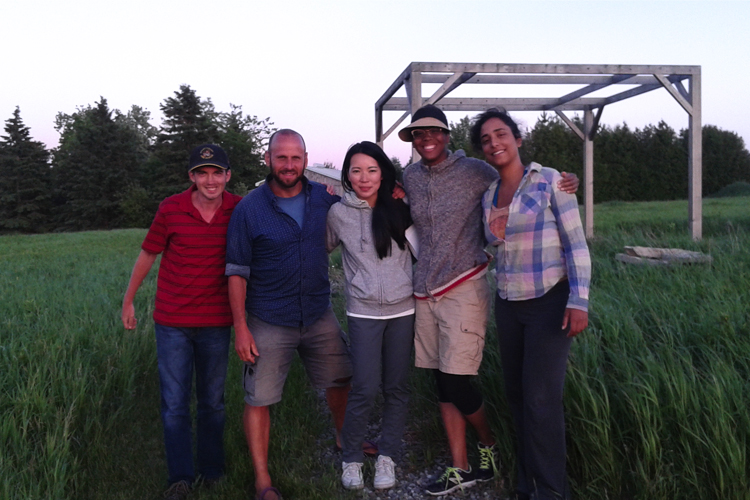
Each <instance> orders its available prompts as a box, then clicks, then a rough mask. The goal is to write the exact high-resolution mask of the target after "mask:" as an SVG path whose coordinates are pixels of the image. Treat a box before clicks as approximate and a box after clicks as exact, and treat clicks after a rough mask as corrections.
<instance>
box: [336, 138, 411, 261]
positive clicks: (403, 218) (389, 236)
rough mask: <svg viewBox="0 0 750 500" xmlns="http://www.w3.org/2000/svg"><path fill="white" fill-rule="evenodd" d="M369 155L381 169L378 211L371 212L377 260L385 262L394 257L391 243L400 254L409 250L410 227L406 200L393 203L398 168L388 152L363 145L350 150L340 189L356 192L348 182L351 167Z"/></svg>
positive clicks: (361, 143)
mask: <svg viewBox="0 0 750 500" xmlns="http://www.w3.org/2000/svg"><path fill="white" fill-rule="evenodd" d="M356 154H363V155H367V156H369V157H370V158H372V159H374V160H375V161H376V162H377V164H378V166H379V167H380V188H379V189H378V197H377V201H376V202H375V207H374V208H373V209H372V237H373V240H374V242H375V251H376V252H377V253H378V257H380V258H381V259H384V258H386V257H388V255H389V254H390V253H391V240H393V241H395V242H396V244H397V245H398V247H399V248H400V249H401V250H404V249H405V248H406V236H405V234H404V233H405V231H406V228H407V227H409V226H410V225H411V215H410V214H409V207H408V206H406V203H404V202H403V200H394V199H393V196H392V194H393V188H394V187H395V186H396V167H394V166H393V163H392V162H391V160H389V159H388V156H386V154H385V152H383V150H382V149H380V146H378V145H377V144H375V143H372V142H369V141H362V142H359V143H357V144H355V145H354V146H352V147H350V148H349V151H347V152H346V156H345V157H344V165H343V166H342V168H341V185H342V186H344V189H345V190H347V191H353V190H354V189H353V188H352V182H351V181H350V180H349V167H350V166H351V162H352V156H354V155H356Z"/></svg>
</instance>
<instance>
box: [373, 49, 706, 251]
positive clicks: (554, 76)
mask: <svg viewBox="0 0 750 500" xmlns="http://www.w3.org/2000/svg"><path fill="white" fill-rule="evenodd" d="M685 81H687V87H686V86H685V84H684V82H685ZM423 84H440V87H439V88H438V89H437V90H436V91H435V92H434V93H433V94H432V95H430V96H427V97H425V96H423V95H422V85H423ZM461 84H494V85H497V84H514V85H519V84H521V85H535V84H548V85H550V84H551V85H560V84H563V85H581V86H582V87H581V88H579V89H578V90H575V91H574V92H570V93H568V94H566V95H563V96H561V97H521V98H510V97H488V98H484V97H446V96H447V95H448V94H449V93H450V92H452V91H453V90H455V89H456V88H457V87H459V86H460V85H461ZM617 85H621V86H628V87H629V88H627V89H623V88H619V89H618V88H617V87H616V86H617ZM402 86H403V87H404V89H405V90H406V97H394V95H395V94H396V92H398V91H399V89H400V88H401V87H402ZM662 88H663V89H666V91H667V92H668V93H669V95H671V96H672V97H673V98H674V99H675V100H676V101H677V102H678V103H679V104H680V106H682V108H683V109H684V110H685V111H687V113H688V116H689V119H688V122H689V123H688V137H689V145H688V162H689V165H688V167H689V168H688V217H689V222H690V235H691V236H692V237H693V239H694V240H699V239H701V237H702V233H703V228H702V222H703V213H702V205H701V198H702V133H701V67H700V66H652V65H644V66H632V65H608V64H477V63H434V62H432V63H430V62H412V63H411V64H409V66H407V67H406V69H405V70H404V71H403V72H402V73H401V74H400V75H399V76H398V78H396V80H395V81H394V82H393V83H392V84H391V86H390V87H388V90H386V91H385V93H384V94H383V95H382V96H381V97H380V99H378V100H377V102H376V103H375V140H376V142H377V143H378V144H379V145H380V146H381V147H382V146H383V141H385V139H386V138H387V137H388V136H389V135H390V134H392V133H393V132H394V131H395V130H396V129H397V127H398V126H399V125H400V124H401V123H402V122H403V121H404V120H405V119H406V118H407V117H408V116H409V115H411V114H412V113H414V112H415V111H416V110H417V109H419V108H420V107H422V106H424V105H425V104H434V105H436V106H438V107H439V108H441V109H442V110H443V111H467V112H469V111H475V112H482V111H484V110H486V109H488V108H491V107H498V106H500V107H503V108H505V109H506V110H507V111H547V112H555V113H556V114H557V115H558V116H559V117H560V118H561V119H562V120H563V121H564V122H565V123H566V124H567V125H568V126H569V127H570V128H571V130H573V132H575V134H576V135H577V136H578V137H580V138H581V140H582V141H583V186H584V187H583V198H584V228H585V231H586V236H587V237H588V238H591V237H592V236H593V235H594V142H593V141H594V135H595V133H596V130H597V127H598V124H599V120H600V118H601V116H602V111H603V110H604V106H606V105H608V104H613V103H616V102H619V101H623V100H625V99H629V98H631V97H635V96H638V95H641V94H645V93H646V92H651V91H652V90H657V89H662ZM602 89H612V92H613V93H612V94H611V95H608V96H606V97H591V96H590V94H592V93H594V92H597V91H600V90H602ZM599 94H602V92H599ZM383 111H403V112H404V113H403V114H402V115H401V117H400V118H399V119H398V120H396V122H395V123H394V124H393V125H391V127H390V128H389V129H388V130H387V131H385V132H383ZM566 111H582V112H583V130H581V129H580V128H579V127H578V126H576V124H575V123H573V121H572V120H571V119H570V118H569V117H568V116H567V115H566V114H565V112H566ZM414 154H416V153H414Z"/></svg>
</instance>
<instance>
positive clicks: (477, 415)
mask: <svg viewBox="0 0 750 500" xmlns="http://www.w3.org/2000/svg"><path fill="white" fill-rule="evenodd" d="M464 416H465V417H466V420H467V421H468V422H469V423H470V424H471V426H472V427H474V430H475V431H476V432H477V437H478V438H479V442H480V443H482V444H483V445H485V446H492V445H493V444H495V436H494V435H493V434H492V429H490V422H489V421H488V420H487V413H486V412H485V411H484V403H482V406H480V407H479V409H478V410H477V411H475V412H474V413H472V414H471V415H464Z"/></svg>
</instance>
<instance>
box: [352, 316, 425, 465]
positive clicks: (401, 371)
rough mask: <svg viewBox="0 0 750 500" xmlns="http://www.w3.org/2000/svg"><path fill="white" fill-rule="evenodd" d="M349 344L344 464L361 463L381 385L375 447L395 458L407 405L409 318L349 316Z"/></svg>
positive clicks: (411, 319)
mask: <svg viewBox="0 0 750 500" xmlns="http://www.w3.org/2000/svg"><path fill="white" fill-rule="evenodd" d="M349 342H350V353H351V360H352V368H353V373H354V375H353V376H352V390H351V392H350V393H349V400H348V402H347V404H346V417H345V418H344V428H343V429H342V431H341V445H342V447H343V449H344V453H343V460H344V462H362V440H363V439H364V437H365V431H366V429H367V422H368V420H369V416H370V413H371V412H372V408H373V406H374V405H375V397H376V396H377V393H378V389H379V388H380V384H381V381H382V384H383V399H384V404H383V424H382V435H381V438H380V441H379V442H378V448H379V450H380V454H381V455H385V456H388V457H391V458H394V459H395V458H396V457H395V456H396V454H397V453H398V451H399V449H400V448H401V437H402V436H403V433H404V426H405V424H406V413H407V406H408V403H409V380H408V377H409V366H410V365H411V349H412V345H413V344H414V315H413V314H410V315H409V316H402V317H400V318H394V319H385V320H381V319H364V318H354V317H351V316H349Z"/></svg>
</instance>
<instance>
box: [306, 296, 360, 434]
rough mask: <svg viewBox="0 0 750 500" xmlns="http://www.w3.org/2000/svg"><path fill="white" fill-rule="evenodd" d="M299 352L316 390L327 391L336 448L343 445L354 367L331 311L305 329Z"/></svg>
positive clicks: (341, 332)
mask: <svg viewBox="0 0 750 500" xmlns="http://www.w3.org/2000/svg"><path fill="white" fill-rule="evenodd" d="M297 351H298V352H299V356H300V358H301V359H302V362H303V363H304V365H305V370H306V371H307V376H308V378H309V379H310V382H311V383H312V385H313V387H315V388H316V389H326V402H327V403H328V407H329V408H330V410H331V415H332V416H333V423H334V425H335V427H336V444H339V445H340V443H339V432H340V431H341V428H342V427H343V425H344V415H345V413H346V400H347V395H348V393H349V389H350V386H349V381H350V380H351V378H352V365H351V362H350V360H349V353H348V350H347V347H346V341H345V339H344V332H343V331H341V326H339V322H338V321H337V320H336V316H335V315H334V314H333V310H332V309H331V308H330V307H329V308H328V310H326V312H325V313H323V316H321V318H320V319H319V320H318V321H316V322H315V323H313V324H312V325H310V326H309V327H306V328H302V331H301V334H300V342H299V346H298V347H297Z"/></svg>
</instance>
